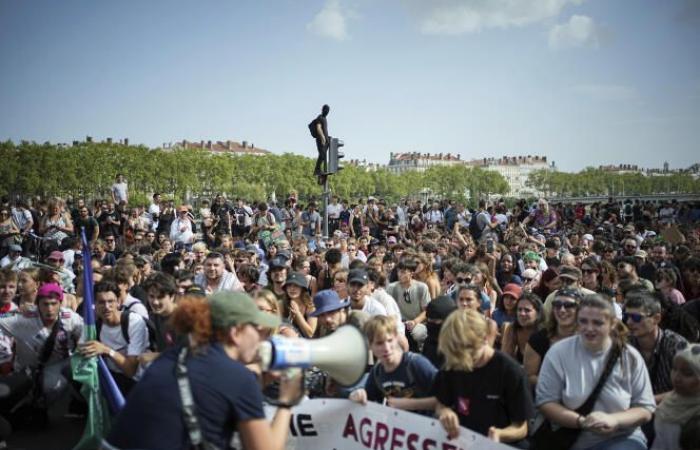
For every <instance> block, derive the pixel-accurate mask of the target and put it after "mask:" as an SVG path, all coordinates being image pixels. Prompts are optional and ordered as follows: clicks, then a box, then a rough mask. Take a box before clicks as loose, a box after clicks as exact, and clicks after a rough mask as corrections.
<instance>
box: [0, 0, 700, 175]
mask: <svg viewBox="0 0 700 450" xmlns="http://www.w3.org/2000/svg"><path fill="white" fill-rule="evenodd" d="M0 68H1V70H0V139H2V140H5V139H12V140H15V141H18V140H21V139H27V140H35V141H38V142H43V141H46V140H49V141H52V142H68V143H70V142H71V141H72V140H73V139H82V138H83V137H84V136H86V135H91V136H94V137H95V139H104V138H106V137H112V138H114V139H120V138H124V137H128V138H130V140H131V142H134V143H143V144H146V145H148V146H151V147H155V146H160V145H161V144H162V143H164V142H174V141H179V140H182V139H183V138H184V139H188V140H193V141H199V140H201V139H204V140H209V139H212V140H226V139H232V140H237V141H243V140H245V141H248V142H253V143H255V145H256V146H259V147H263V148H267V149H270V150H272V151H274V152H276V153H282V152H294V153H300V154H304V155H308V156H315V146H314V144H313V141H312V140H311V138H310V136H309V135H308V129H307V128H306V124H307V123H308V122H309V121H310V120H311V119H312V118H313V117H314V116H315V115H316V114H317V113H318V110H319V109H320V106H321V105H322V104H323V103H328V104H329V105H330V106H331V114H330V116H329V128H330V132H331V134H332V135H336V136H338V137H340V138H342V139H344V141H345V152H346V155H347V158H358V159H367V160H369V161H373V162H380V163H387V162H388V159H389V153H390V152H404V151H419V152H430V153H440V152H442V153H448V152H449V153H459V154H461V155H462V158H466V159H471V158H481V157H485V156H496V157H497V156H503V155H509V156H510V155H526V154H540V155H547V156H548V157H549V158H550V160H554V161H556V162H557V165H558V166H559V167H560V168H561V169H563V170H579V169H582V168H583V167H585V166H589V165H594V166H597V165H599V164H612V163H634V164H639V165H642V166H644V167H660V166H661V165H662V164H663V162H664V161H668V162H669V163H670V165H671V167H686V166H688V165H690V164H692V163H695V162H698V161H699V160H700V158H699V157H698V154H700V152H699V151H698V150H699V148H698V147H699V144H698V142H700V139H699V138H700V1H698V0H664V1H659V0H626V1H614V0H303V1H302V0H279V1H273V0H269V1H253V0H217V1H204V0H202V1H197V2H192V1H184V0H182V1H181V0H149V1H131V0H121V1H106V0H105V1H98V2H96V1H77V0H62V1H55V0H53V1H49V0H46V1H32V0H27V1H19V0H12V1H10V0H0Z"/></svg>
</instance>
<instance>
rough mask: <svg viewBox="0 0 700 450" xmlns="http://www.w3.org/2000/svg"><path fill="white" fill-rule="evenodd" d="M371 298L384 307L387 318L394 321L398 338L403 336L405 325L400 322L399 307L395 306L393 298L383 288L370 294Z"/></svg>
mask: <svg viewBox="0 0 700 450" xmlns="http://www.w3.org/2000/svg"><path fill="white" fill-rule="evenodd" d="M372 298H373V299H375V300H377V301H378V302H379V303H381V304H382V306H384V308H385V309H386V315H387V316H389V317H393V318H394V319H396V331H398V333H399V336H403V335H404V334H405V332H406V325H404V323H403V322H402V321H401V310H399V305H397V304H396V300H394V297H392V296H391V295H389V294H388V293H387V292H386V291H385V290H384V288H382V287H379V288H376V289H375V290H374V292H372Z"/></svg>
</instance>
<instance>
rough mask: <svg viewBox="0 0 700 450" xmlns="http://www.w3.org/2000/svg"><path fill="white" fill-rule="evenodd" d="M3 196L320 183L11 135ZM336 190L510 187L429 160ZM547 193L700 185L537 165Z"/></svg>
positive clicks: (291, 171)
mask: <svg viewBox="0 0 700 450" xmlns="http://www.w3.org/2000/svg"><path fill="white" fill-rule="evenodd" d="M0 161H2V164H0V194H2V195H8V196H13V197H14V196H18V195H20V196H24V197H28V196H40V197H42V198H47V197H50V196H58V197H64V198H65V197H73V198H78V197H81V198H87V199H94V198H105V197H108V196H109V190H110V187H111V186H112V184H113V183H114V180H115V176H116V174H117V173H122V174H124V175H125V177H126V178H127V180H128V182H129V192H130V195H131V199H132V203H138V204H147V203H148V201H149V199H150V196H151V195H152V193H154V192H160V193H162V194H164V195H165V196H168V197H172V198H174V199H176V200H177V201H180V200H188V199H191V198H192V197H199V196H212V195H215V194H217V193H224V194H226V195H227V196H228V197H243V198H246V199H251V200H261V199H265V198H268V197H269V196H270V194H271V193H273V192H274V193H276V194H277V196H278V197H279V196H283V195H286V194H287V193H289V192H291V191H296V192H297V193H298V194H299V196H300V197H301V198H304V199H308V198H312V197H315V198H318V197H320V195H321V190H322V189H321V187H320V186H319V185H318V184H317V183H316V178H315V177H313V176H312V175H311V173H312V172H313V167H314V160H313V159H311V158H307V157H304V156H300V155H295V154H291V153H285V154H283V155H274V154H270V155H266V156H252V155H242V156H235V157H234V156H231V155H220V154H211V153H209V152H208V151H206V150H200V149H187V150H185V149H179V150H168V151H165V150H160V149H155V150H154V149H149V148H147V147H144V146H124V145H120V144H109V143H92V142H83V143H78V144H77V145H74V146H71V147H65V146H58V145H52V144H49V143H45V144H36V143H33V142H32V143H30V142H22V143H20V144H14V143H13V142H11V141H7V142H2V143H0ZM330 184H331V191H332V192H333V193H334V194H337V195H339V196H340V197H341V198H346V199H355V198H359V197H366V196H368V195H376V196H381V197H384V198H386V199H388V200H391V201H396V200H399V199H401V198H405V197H414V198H415V197H419V198H420V197H422V198H424V199H427V198H447V199H457V200H465V199H471V203H473V202H474V201H475V199H478V198H483V197H487V196H492V195H500V196H504V195H506V194H507V193H508V191H509V190H510V188H509V185H508V182H507V181H506V180H505V178H503V176H501V175H500V174H499V173H497V172H494V171H487V170H483V169H481V168H478V167H470V166H465V165H452V166H434V167H431V168H429V169H428V170H426V171H425V172H405V173H402V174H394V173H391V172H389V171H388V170H385V169H380V170H375V171H367V170H365V169H364V168H362V167H357V166H353V165H346V167H345V169H343V170H342V171H341V172H340V173H339V174H337V175H333V176H331V177H330ZM527 184H528V186H529V187H531V188H532V189H533V190H535V191H541V192H544V193H545V194H546V196H548V197H549V196H582V195H583V196H585V195H622V194H627V195H646V194H654V193H662V192H678V193H700V181H699V180H695V179H693V178H692V177H691V176H690V175H688V174H673V175H668V176H644V175H642V174H639V173H630V174H614V173H610V172H605V171H601V170H595V169H590V168H589V169H586V170H583V171H581V172H579V173H565V172H553V171H548V170H540V171H535V172H533V173H532V174H531V175H530V177H529V179H528V182H527Z"/></svg>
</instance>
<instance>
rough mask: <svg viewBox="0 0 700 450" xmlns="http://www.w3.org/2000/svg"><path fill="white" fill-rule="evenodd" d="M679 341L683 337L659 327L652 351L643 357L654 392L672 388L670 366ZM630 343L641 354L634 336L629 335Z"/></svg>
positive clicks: (682, 339)
mask: <svg viewBox="0 0 700 450" xmlns="http://www.w3.org/2000/svg"><path fill="white" fill-rule="evenodd" d="M679 342H685V338H684V337H683V336H681V335H679V334H677V333H674V332H673V331H671V330H662V329H660V330H659V335H658V336H657V338H656V345H655V347H654V352H653V353H652V355H651V357H650V358H648V359H647V358H644V362H645V363H646V365H647V370H648V371H649V378H650V379H651V387H652V390H653V391H654V394H662V393H664V392H668V391H670V390H672V389H673V386H672V385H671V368H672V367H673V357H674V356H676V349H677V348H678V343H679ZM630 344H632V345H633V346H634V347H635V348H636V349H637V350H639V352H640V353H642V354H643V352H642V350H641V349H640V348H639V343H638V342H637V339H636V338H635V337H633V336H632V337H630Z"/></svg>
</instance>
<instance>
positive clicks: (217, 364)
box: [107, 291, 302, 450]
mask: <svg viewBox="0 0 700 450" xmlns="http://www.w3.org/2000/svg"><path fill="white" fill-rule="evenodd" d="M173 323H174V325H175V329H176V332H177V333H178V334H181V335H187V334H189V335H190V336H191V338H190V343H189V345H188V346H177V347H175V348H172V349H170V350H167V351H166V352H165V353H164V354H163V355H162V356H161V357H160V358H158V359H157V360H156V361H154V362H153V364H152V365H151V366H150V367H149V369H148V370H147V371H146V373H145V374H144V377H143V379H142V380H141V382H139V384H138V385H137V386H136V387H135V389H134V391H133V393H132V395H131V396H130V397H129V401H128V402H127V404H126V406H125V407H124V409H123V410H122V411H121V413H120V414H119V416H118V417H117V418H116V421H115V423H114V425H113V427H112V429H111V431H110V434H109V436H108V437H107V442H108V443H109V444H110V445H112V446H114V447H116V448H148V449H154V450H157V449H163V450H166V449H168V450H169V449H174V448H189V447H191V446H194V445H195V443H194V442H193V440H192V439H193V438H194V437H198V438H200V439H201V442H206V443H208V444H210V445H213V446H215V447H218V448H226V447H227V446H228V444H229V443H230V442H231V437H232V435H233V433H234V432H235V431H237V432H238V433H239V434H240V439H241V442H242V444H243V445H244V447H245V448H264V449H270V450H274V449H283V448H284V446H285V442H286V440H287V435H288V433H289V424H290V419H291V410H290V407H291V406H292V405H293V404H295V403H296V402H298V400H299V399H300V398H301V395H302V391H301V385H300V379H299V377H293V378H291V379H288V378H286V377H282V379H281V380H280V404H279V407H278V408H277V412H276V413H275V415H274V417H273V419H272V422H271V423H270V422H268V421H267V420H266V419H265V414H264V412H263V409H262V394H261V390H260V386H259V385H258V382H257V380H256V379H255V376H254V374H253V373H252V372H251V371H249V370H248V369H246V367H245V366H244V364H248V363H251V362H253V361H254V360H255V358H256V357H257V348H258V345H259V344H260V342H261V340H262V339H264V338H265V337H266V336H267V333H268V332H267V331H266V330H267V329H270V328H275V327H277V326H278V325H279V323H280V320H279V317H275V316H273V315H271V314H267V313H263V312H261V311H259V310H258V309H257V307H256V306H255V303H254V302H253V300H252V299H251V298H250V297H249V296H248V295H247V294H244V293H232V292H226V291H222V292H219V293H217V294H215V295H213V296H212V297H211V298H210V300H208V301H207V300H204V299H200V298H189V299H187V300H183V301H182V302H181V303H180V305H179V306H178V309H177V310H176V312H175V315H174V316H173ZM183 383H184V387H183ZM183 390H184V393H183ZM183 404H184V408H183ZM154 405H158V406H157V407H154ZM186 424H187V425H186ZM135 429H138V430H140V431H139V432H138V433H135V432H134V430H135ZM163 430H167V433H164V432H163Z"/></svg>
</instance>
